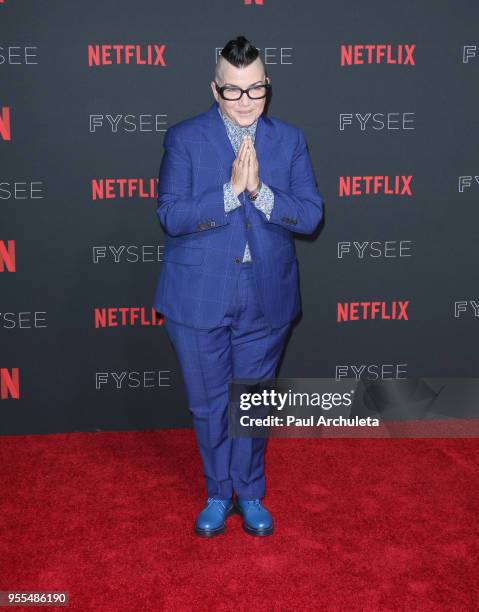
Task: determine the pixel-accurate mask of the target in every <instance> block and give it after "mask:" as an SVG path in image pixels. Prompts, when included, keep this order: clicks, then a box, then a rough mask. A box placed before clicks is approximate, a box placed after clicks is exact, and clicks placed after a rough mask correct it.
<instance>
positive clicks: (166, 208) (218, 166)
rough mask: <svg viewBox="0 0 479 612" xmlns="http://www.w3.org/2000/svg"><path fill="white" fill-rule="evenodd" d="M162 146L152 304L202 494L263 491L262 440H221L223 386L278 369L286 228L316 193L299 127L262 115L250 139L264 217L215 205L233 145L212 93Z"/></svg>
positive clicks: (316, 217) (290, 280) (317, 198)
mask: <svg viewBox="0 0 479 612" xmlns="http://www.w3.org/2000/svg"><path fill="white" fill-rule="evenodd" d="M164 146H165V154H164V156H163V159H162V162H161V167H160V176H159V186H158V207H157V213H158V216H159V219H160V222H161V224H162V226H163V228H164V230H165V234H166V250H165V254H164V258H163V263H162V269H161V272H160V279H159V282H158V286H157V290H156V294H155V301H154V307H155V309H156V310H157V311H158V312H161V313H163V315H164V317H165V328H166V331H167V333H168V336H169V339H170V341H171V343H172V346H173V347H174V349H175V352H176V355H177V357H178V360H179V362H180V365H181V370H182V373H183V378H184V382H185V388H186V393H187V398H188V407H189V410H190V412H191V414H192V417H193V425H194V428H195V432H196V438H197V442H198V445H199V449H200V453H201V459H202V465H203V473H204V476H205V482H206V489H207V493H208V496H209V497H219V498H222V499H227V498H230V497H231V495H232V493H233V490H234V491H236V493H237V495H238V497H239V498H241V499H256V498H262V497H263V496H264V494H265V483H266V481H265V475H264V451H265V448H266V440H265V439H264V438H234V439H232V438H229V437H228V423H227V408H228V384H229V382H230V381H231V380H232V379H270V378H274V376H275V375H276V368H277V365H278V362H279V359H280V356H281V353H282V351H283V348H284V345H285V342H286V339H287V336H288V332H289V330H290V326H291V320H292V319H293V318H294V317H295V316H296V315H297V314H298V312H299V309H300V296H299V288H298V278H297V273H298V272H297V260H296V254H295V247H294V240H293V236H292V231H295V232H299V233H304V234H307V233H312V232H313V231H314V230H315V228H316V226H317V225H318V223H319V221H320V220H321V217H322V214H323V201H322V198H321V195H320V194H319V192H318V190H317V186H316V182H315V178H314V175H313V170H312V167H311V163H310V160H309V156H308V153H307V149H306V143H305V140H304V136H303V134H302V132H301V131H300V130H298V129H296V128H294V127H293V126H291V125H288V124H287V123H284V122H282V121H280V120H278V119H268V118H266V117H265V116H261V117H260V118H259V120H258V124H257V126H256V137H255V148H256V154H257V157H258V161H259V171H260V178H261V180H262V181H264V182H265V183H266V184H267V185H268V186H269V187H270V189H272V191H273V193H274V206H273V209H272V211H271V213H270V217H269V221H268V219H267V217H266V215H265V213H263V212H262V211H260V210H258V209H257V208H256V207H255V206H254V204H253V203H251V202H250V201H249V200H248V198H245V194H244V193H243V194H240V199H241V201H242V206H239V207H237V208H235V209H234V210H231V211H230V212H228V213H226V212H225V208H224V206H225V202H224V193H223V184H224V183H225V182H227V181H229V179H230V176H231V165H232V163H233V160H234V158H235V153H234V149H233V147H232V145H231V142H230V141H229V139H228V136H227V133H226V129H225V126H224V124H223V121H222V119H221V117H220V115H219V113H218V111H217V104H216V102H214V103H213V104H212V106H211V107H210V109H209V110H208V111H207V112H205V113H202V114H201V115H198V116H196V117H193V118H191V119H187V120H185V121H182V122H180V123H177V124H176V125H174V126H172V127H170V128H169V130H168V131H167V132H166V134H165V141H164ZM246 242H248V244H249V248H250V251H251V256H252V261H250V262H243V260H242V258H243V253H244V251H245V245H246Z"/></svg>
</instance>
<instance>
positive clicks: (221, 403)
mask: <svg viewBox="0 0 479 612" xmlns="http://www.w3.org/2000/svg"><path fill="white" fill-rule="evenodd" d="M253 265H254V264H253V263H252V262H244V263H242V264H241V270H240V273H239V276H238V283H237V286H236V291H235V295H234V298H233V300H232V301H231V303H230V305H229V306H228V308H227V309H226V312H225V315H224V317H223V320H222V322H221V324H220V325H218V326H216V327H213V328H211V329H196V328H194V327H189V326H186V325H183V324H181V323H177V322H175V321H173V320H171V319H169V318H168V317H165V321H164V326H165V329H166V331H167V333H168V337H169V339H170V342H171V344H172V346H173V348H174V350H175V352H176V356H177V359H178V361H179V363H180V367H181V371H182V375H183V380H184V384H185V389H186V395H187V399H188V407H189V410H190V413H191V415H192V419H193V426H194V430H195V435H196V440H197V443H198V447H199V451H200V455H201V460H202V465H203V474H204V477H205V482H206V490H207V494H208V497H217V498H223V499H227V498H230V497H231V496H232V493H233V491H235V492H236V494H237V496H238V497H239V498H240V499H257V498H258V499H261V498H262V497H264V495H265V484H266V481H265V473H264V451H265V447H266V442H267V440H266V439H265V438H230V437H229V436H228V383H229V382H230V381H231V380H232V379H238V378H253V379H256V380H260V379H268V378H274V377H275V376H276V369H277V366H278V363H279V360H280V357H281V354H282V351H283V348H284V345H285V342H286V339H287V336H288V331H289V329H290V327H291V322H289V323H286V324H285V325H283V326H282V327H278V328H271V327H270V326H269V324H268V323H267V322H266V319H265V317H264V313H263V312H262V309H261V306H260V302H259V299H258V292H257V288H256V284H255V278H254V274H253Z"/></svg>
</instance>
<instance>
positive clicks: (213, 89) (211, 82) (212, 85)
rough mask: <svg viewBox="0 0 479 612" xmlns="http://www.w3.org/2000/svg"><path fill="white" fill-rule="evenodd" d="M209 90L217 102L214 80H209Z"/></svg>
mask: <svg viewBox="0 0 479 612" xmlns="http://www.w3.org/2000/svg"><path fill="white" fill-rule="evenodd" d="M210 87H211V91H212V92H213V97H214V99H215V100H216V101H217V102H218V92H217V91H216V83H215V82H214V81H210Z"/></svg>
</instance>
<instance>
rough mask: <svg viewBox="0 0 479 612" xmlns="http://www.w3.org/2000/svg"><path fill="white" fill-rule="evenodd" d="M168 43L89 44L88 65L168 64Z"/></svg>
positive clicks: (162, 65)
mask: <svg viewBox="0 0 479 612" xmlns="http://www.w3.org/2000/svg"><path fill="white" fill-rule="evenodd" d="M165 48H166V45H88V66H89V67H90V68H91V67H92V66H93V67H94V66H111V65H113V64H115V65H120V64H126V65H129V64H135V65H137V66H142V65H143V66H145V65H146V66H161V67H164V66H166V63H165V59H164V57H163V55H164V53H165Z"/></svg>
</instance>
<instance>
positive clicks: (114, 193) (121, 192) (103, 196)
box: [91, 178, 158, 200]
mask: <svg viewBox="0 0 479 612" xmlns="http://www.w3.org/2000/svg"><path fill="white" fill-rule="evenodd" d="M157 184H158V178H148V179H142V178H106V179H92V181H91V199H92V200H115V199H117V198H120V199H123V200H125V199H132V198H135V199H136V198H141V199H144V198H147V199H151V198H156V186H157Z"/></svg>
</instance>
